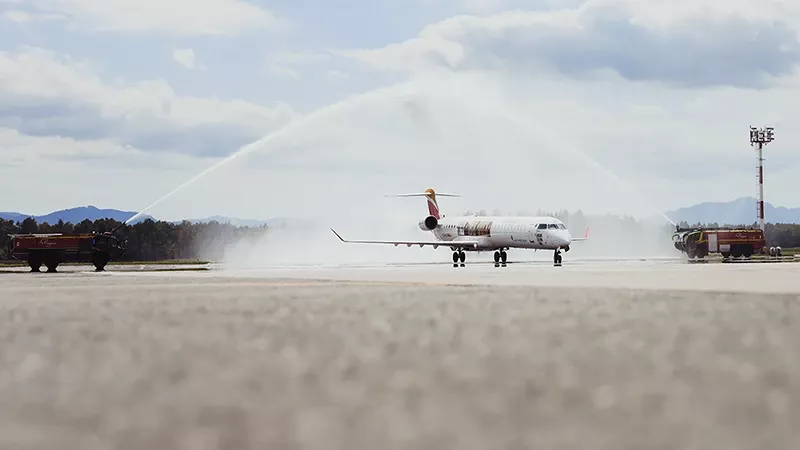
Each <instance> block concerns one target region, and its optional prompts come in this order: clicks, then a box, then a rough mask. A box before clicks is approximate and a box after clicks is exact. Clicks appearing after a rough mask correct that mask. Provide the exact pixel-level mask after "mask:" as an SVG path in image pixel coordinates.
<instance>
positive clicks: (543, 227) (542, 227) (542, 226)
mask: <svg viewBox="0 0 800 450" xmlns="http://www.w3.org/2000/svg"><path fill="white" fill-rule="evenodd" d="M536 228H537V229H539V230H546V229H547V224H546V223H540V224H539V226H538V227H536Z"/></svg>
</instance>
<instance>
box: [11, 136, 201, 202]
mask: <svg viewBox="0 0 800 450" xmlns="http://www.w3.org/2000/svg"><path fill="white" fill-rule="evenodd" d="M0 148H2V149H3V151H2V152H0V190H2V191H4V192H13V193H14V195H9V196H7V197H6V198H4V200H3V205H2V209H3V210H10V211H19V212H23V213H27V214H44V213H49V212H51V211H54V210H58V209H62V208H65V207H74V206H79V205H86V204H94V205H99V206H106V207H109V208H123V209H125V208H130V209H136V208H141V207H143V205H142V203H143V202H144V201H146V200H147V199H149V198H153V197H157V196H161V195H163V193H164V192H165V191H167V190H169V189H172V188H173V187H174V185H175V183H176V180H180V179H182V178H185V177H187V176H189V174H191V173H196V172H198V171H199V170H201V169H202V168H204V166H205V165H206V164H208V163H207V162H205V161H203V160H199V159H197V158H193V157H190V156H187V155H180V154H174V153H172V154H168V153H152V152H145V151H142V150H139V149H136V148H133V147H131V146H127V145H120V144H117V143H115V142H111V141H106V140H86V141H80V140H76V139H72V138H68V137H60V136H45V137H39V136H28V135H24V134H21V133H19V131H17V130H15V129H10V128H2V127H0ZM154 173H157V174H158V176H152V175H150V174H154ZM143 178H146V179H147V182H146V183H142V179H143ZM143 198H144V199H143Z"/></svg>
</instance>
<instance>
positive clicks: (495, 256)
mask: <svg viewBox="0 0 800 450" xmlns="http://www.w3.org/2000/svg"><path fill="white" fill-rule="evenodd" d="M494 262H495V263H499V262H500V252H494Z"/></svg>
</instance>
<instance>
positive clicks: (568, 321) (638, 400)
mask: <svg viewBox="0 0 800 450" xmlns="http://www.w3.org/2000/svg"><path fill="white" fill-rule="evenodd" d="M798 274H800V264H793V263H787V264H750V265H745V264H741V265H727V264H716V265H711V264H708V265H693V266H689V265H687V264H677V263H667V262H652V263H648V262H642V263H635V262H618V263H605V264H602V265H601V264H596V263H588V262H587V263H575V264H571V265H570V264H568V261H566V260H565V264H564V266H563V267H560V268H555V267H552V266H549V265H546V264H517V265H509V266H508V267H506V268H502V267H501V268H495V267H492V266H491V265H487V264H475V265H471V266H470V265H468V266H467V267H464V268H453V267H451V266H449V265H447V264H444V265H424V264H421V265H413V266H412V265H409V266H398V267H388V268H387V267H377V266H375V267H361V268H357V267H349V268H309V267H306V268H292V269H278V268H273V269H263V270H249V271H225V270H211V271H208V272H175V273H172V272H158V273H155V272H142V271H136V270H134V271H131V270H127V271H115V268H114V267H113V266H112V267H110V268H109V271H108V272H106V273H100V274H96V273H93V272H91V271H90V270H87V268H69V269H65V270H64V272H63V273H59V274H27V273H12V274H0V339H2V341H0V342H2V346H0V404H2V408H0V449H6V448H8V449H51V448H52V449H80V450H90V449H145V448H147V449H151V448H159V449H166V448H170V449H223V448H224V449H255V448H259V449H260V448H269V449H300V448H302V449H379V448H381V449H410V448H413V449H437V450H438V449H488V448H492V449H521V448H537V449H551V448H552V449H566V448H569V449H614V450H619V449H642V448H657V449H707V448H724V449H726V450H729V449H781V450H784V449H789V448H800V432H798V431H797V430H798V429H800V382H799V381H798V380H800V351H799V350H798V342H800V282H798V281H797V280H798V276H797V275H798Z"/></svg>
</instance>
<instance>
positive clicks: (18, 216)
mask: <svg viewBox="0 0 800 450" xmlns="http://www.w3.org/2000/svg"><path fill="white" fill-rule="evenodd" d="M135 215H136V213H135V212H133V211H120V210H118V209H100V208H97V207H96V206H91V205H90V206H81V207H78V208H70V209H63V210H61V211H55V212H51V213H49V214H45V215H39V216H37V215H31V214H23V213H18V212H0V219H5V220H13V221H15V222H22V221H23V220H25V219H26V218H28V217H33V218H34V219H36V222H37V223H45V222H47V223H49V224H50V225H55V224H56V223H58V221H59V220H63V221H64V222H71V223H73V224H77V223H80V222H82V221H84V220H86V219H88V220H91V221H95V220H98V219H114V220H116V221H118V222H125V221H126V220H128V219H130V218H131V217H133V216H135ZM147 219H153V220H157V219H156V218H155V217H153V216H150V215H148V214H142V215H141V216H140V217H137V218H136V220H134V221H133V222H132V223H134V224H135V223H139V222H143V221H145V220H147ZM212 221H217V222H219V223H229V224H231V225H234V226H240V227H241V226H249V227H257V226H261V225H265V224H275V223H277V222H281V219H272V220H252V219H238V218H235V217H224V216H211V217H206V218H204V219H190V220H189V222H191V223H207V222H212ZM173 222H174V223H180V222H181V221H180V220H178V221H173Z"/></svg>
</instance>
